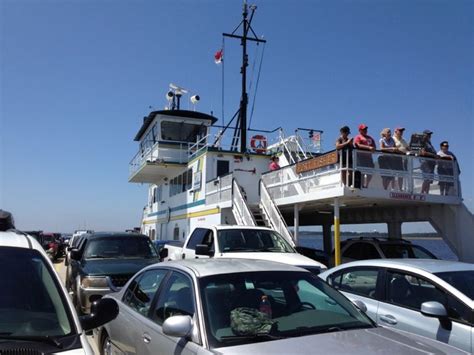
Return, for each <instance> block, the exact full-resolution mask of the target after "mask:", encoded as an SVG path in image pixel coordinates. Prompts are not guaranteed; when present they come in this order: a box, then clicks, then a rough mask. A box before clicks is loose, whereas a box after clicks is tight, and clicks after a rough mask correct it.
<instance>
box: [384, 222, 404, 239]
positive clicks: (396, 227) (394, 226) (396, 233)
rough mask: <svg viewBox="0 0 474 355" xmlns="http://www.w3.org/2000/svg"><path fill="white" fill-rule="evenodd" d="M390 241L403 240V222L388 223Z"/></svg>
mask: <svg viewBox="0 0 474 355" xmlns="http://www.w3.org/2000/svg"><path fill="white" fill-rule="evenodd" d="M387 230H388V239H402V222H388V223H387Z"/></svg>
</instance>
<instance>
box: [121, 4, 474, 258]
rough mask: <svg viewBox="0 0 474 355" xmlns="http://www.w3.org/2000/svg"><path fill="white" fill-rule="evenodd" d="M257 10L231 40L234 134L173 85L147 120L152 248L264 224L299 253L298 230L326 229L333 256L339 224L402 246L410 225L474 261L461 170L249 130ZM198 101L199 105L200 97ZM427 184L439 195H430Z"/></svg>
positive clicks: (143, 178) (307, 131)
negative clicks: (207, 231)
mask: <svg viewBox="0 0 474 355" xmlns="http://www.w3.org/2000/svg"><path fill="white" fill-rule="evenodd" d="M255 9H256V7H250V11H251V14H250V20H249V19H248V15H249V14H248V11H249V8H248V7H247V5H244V12H243V20H242V22H241V25H240V28H241V29H242V34H241V35H237V34H235V31H234V32H233V33H232V34H224V36H227V37H231V38H237V39H240V40H241V43H242V49H243V58H244V62H243V64H242V68H241V72H242V88H243V90H242V96H241V103H240V108H239V110H238V111H237V113H236V114H235V115H234V117H233V118H232V120H230V122H229V124H228V125H227V126H219V125H217V124H216V123H217V121H218V119H217V118H216V117H214V116H213V115H210V114H206V113H201V112H197V111H190V110H183V109H181V107H180V104H181V100H182V99H185V98H186V95H187V92H186V90H185V89H183V88H180V87H178V86H176V85H173V84H170V90H169V92H168V93H167V98H168V105H167V107H166V109H164V110H159V111H153V112H150V113H149V114H148V116H146V117H145V118H144V119H143V123H142V125H141V127H140V129H139V130H138V132H137V134H136V135H135V141H137V142H138V143H139V150H138V152H137V153H136V155H135V156H134V157H133V159H132V160H131V162H130V173H129V181H130V182H132V183H141V184H142V183H146V184H149V194H148V202H147V204H146V206H145V207H144V208H143V219H142V227H141V228H142V232H143V233H145V234H147V235H149V236H150V238H152V239H159V240H166V239H174V240H184V238H185V237H186V235H187V234H188V232H189V231H190V230H192V229H193V228H194V227H197V226H208V225H214V224H238V225H249V226H254V225H263V226H268V227H271V228H273V229H275V230H277V231H278V232H279V233H280V234H282V235H283V236H284V237H285V238H286V239H287V240H288V241H290V243H292V244H293V245H295V244H298V230H299V227H300V226H302V225H313V226H314V225H318V226H322V229H323V235H324V247H325V250H326V251H328V252H329V251H331V250H332V246H333V239H332V230H331V229H332V227H334V235H335V239H334V244H335V245H336V246H337V245H338V241H339V240H338V236H339V225H340V224H356V223H360V224H363V223H387V225H388V232H389V238H401V234H402V233H401V225H402V223H403V222H418V221H428V222H430V223H431V225H432V226H433V227H434V229H435V230H436V231H437V232H438V233H439V235H440V236H441V237H442V238H443V239H444V240H445V242H446V243H447V244H448V245H449V247H450V248H451V249H452V250H453V252H454V253H455V254H456V255H457V256H458V257H459V259H460V260H462V261H468V262H474V243H473V242H472V241H473V240H474V218H473V215H472V213H471V212H470V211H469V210H468V209H467V208H466V206H465V205H464V204H463V202H462V201H463V199H462V194H461V186H460V183H459V179H458V172H457V171H458V170H457V169H455V166H454V165H453V164H456V162H453V161H442V164H444V165H450V164H451V171H452V172H453V173H452V174H450V175H445V174H442V173H441V169H440V170H438V169H434V171H433V172H432V173H426V172H423V171H422V170H423V169H422V165H423V164H426V162H427V161H428V162H429V161H431V163H432V164H434V165H438V166H439V165H440V162H441V161H440V160H439V159H432V158H427V157H423V156H419V155H417V154H413V155H397V159H399V160H400V161H401V163H402V166H403V168H402V169H400V170H394V169H387V168H381V167H380V165H379V161H380V157H382V156H387V154H389V153H382V152H379V151H375V152H367V151H362V150H356V149H354V150H352V151H350V152H344V153H343V152H338V151H336V150H331V151H327V152H324V151H323V150H322V147H321V144H322V134H323V132H322V131H320V130H317V129H315V128H304V129H303V128H297V129H296V130H295V131H293V132H294V133H293V132H292V134H289V135H287V134H286V133H285V132H284V130H283V129H282V128H280V127H278V128H275V129H269V130H251V129H248V127H247V101H248V99H247V92H246V68H247V65H248V63H247V61H248V59H247V41H253V42H265V41H264V40H262V39H259V38H257V37H256V36H255V32H254V31H253V29H252V28H251V19H252V18H253V14H254V11H255ZM249 35H251V36H249ZM191 100H192V102H193V103H194V104H195V103H196V102H197V101H198V100H199V97H196V96H193V97H191ZM234 120H235V122H234ZM233 122H234V126H232V127H231V125H232V124H233ZM336 130H337V128H336V129H335V131H336ZM342 154H346V157H345V159H342ZM349 155H350V156H349ZM272 156H278V157H279V159H280V166H281V169H279V170H275V171H268V170H269V168H268V167H269V162H270V158H271V157H272ZM391 156H392V157H393V156H394V155H393V154H392V155H391ZM350 158H351V159H350ZM368 159H369V160H370V161H372V162H373V166H372V164H369V166H368V165H367V163H366V162H367V160H368ZM448 170H449V169H448ZM444 171H446V169H444ZM359 177H360V179H362V180H364V179H366V180H367V179H370V184H369V185H368V187H367V188H361V184H359V183H358V181H359V180H360V179H359ZM387 177H390V178H394V179H395V180H396V181H397V182H399V186H398V190H397V191H392V190H386V189H384V188H383V183H382V181H383V179H384V178H387ZM426 180H430V181H431V186H430V187H431V188H430V190H429V193H422V184H423V181H426ZM440 182H441V183H447V184H449V185H450V186H451V189H450V193H449V195H444V194H443V195H442V194H441V191H440V189H439V183H440ZM288 225H290V226H292V227H293V228H292V229H293V231H292V232H290V231H289V230H288Z"/></svg>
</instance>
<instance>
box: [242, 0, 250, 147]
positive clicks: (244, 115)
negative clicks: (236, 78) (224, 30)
mask: <svg viewBox="0 0 474 355" xmlns="http://www.w3.org/2000/svg"><path fill="white" fill-rule="evenodd" d="M247 14H248V12H247V2H244V12H243V14H242V15H243V18H244V19H243V21H242V25H243V30H244V33H243V36H242V37H243V38H242V98H241V102H240V130H241V133H240V152H241V153H245V152H246V151H247V31H248V23H247Z"/></svg>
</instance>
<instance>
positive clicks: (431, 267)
mask: <svg viewBox="0 0 474 355" xmlns="http://www.w3.org/2000/svg"><path fill="white" fill-rule="evenodd" d="M350 266H378V267H395V268H401V269H403V268H405V267H411V268H414V269H418V270H423V271H426V272H429V273H432V274H434V273H438V272H450V271H465V270H474V264H470V263H463V262H460V261H451V260H437V259H375V260H359V261H353V262H350V263H346V264H342V265H340V266H338V267H337V268H338V269H339V268H346V267H350ZM328 271H329V273H332V272H333V271H334V269H332V270H328Z"/></svg>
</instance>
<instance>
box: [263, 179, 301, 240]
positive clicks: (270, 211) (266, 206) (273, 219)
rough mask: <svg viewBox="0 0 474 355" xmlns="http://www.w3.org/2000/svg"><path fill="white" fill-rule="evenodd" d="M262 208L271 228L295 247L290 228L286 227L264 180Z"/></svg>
mask: <svg viewBox="0 0 474 355" xmlns="http://www.w3.org/2000/svg"><path fill="white" fill-rule="evenodd" d="M260 207H261V210H262V211H263V213H264V214H265V217H266V218H267V220H268V221H269V222H270V225H271V227H272V228H273V229H274V230H276V231H277V232H278V233H280V234H281V235H282V236H283V237H284V238H285V239H286V240H287V241H288V242H290V243H291V244H292V245H293V246H294V245H295V242H294V239H293V236H292V235H291V233H290V232H289V231H288V226H287V225H286V222H285V220H284V219H283V216H282V215H281V213H280V210H279V209H278V207H277V206H276V204H275V202H274V201H273V199H272V197H271V196H270V193H269V192H268V190H267V187H266V186H265V183H264V182H263V181H262V180H260Z"/></svg>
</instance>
